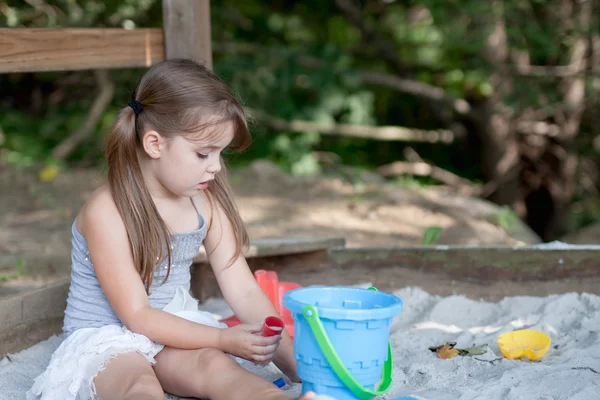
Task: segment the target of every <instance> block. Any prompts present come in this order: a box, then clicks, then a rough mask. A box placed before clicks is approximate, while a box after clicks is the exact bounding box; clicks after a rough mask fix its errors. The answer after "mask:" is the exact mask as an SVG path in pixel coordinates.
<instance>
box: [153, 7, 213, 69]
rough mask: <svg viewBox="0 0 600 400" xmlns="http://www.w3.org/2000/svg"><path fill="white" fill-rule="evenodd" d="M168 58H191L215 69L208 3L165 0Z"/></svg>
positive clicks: (165, 30)
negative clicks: (213, 65)
mask: <svg viewBox="0 0 600 400" xmlns="http://www.w3.org/2000/svg"><path fill="white" fill-rule="evenodd" d="M163 26H164V32H165V48H166V56H167V58H168V59H171V58H189V59H192V60H194V61H196V62H199V63H201V64H204V65H206V66H207V67H208V68H210V69H212V46H211V33H210V1H209V0H185V1H182V0H163Z"/></svg>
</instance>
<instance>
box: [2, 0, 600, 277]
mask: <svg viewBox="0 0 600 400" xmlns="http://www.w3.org/2000/svg"><path fill="white" fill-rule="evenodd" d="M211 20H212V22H211V25H212V28H211V29H212V49H213V59H214V70H215V72H216V73H217V74H218V75H220V76H221V77H222V78H223V79H224V80H225V81H226V82H227V83H228V84H229V85H231V87H232V88H233V89H234V90H235V91H236V92H237V93H238V94H239V96H240V98H241V99H242V101H243V104H244V105H245V107H247V110H248V113H249V114H250V115H251V116H252V132H253V135H254V144H253V145H252V146H251V147H250V149H248V150H247V151H245V152H244V153H241V154H229V155H228V156H227V160H228V163H229V167H230V168H231V170H232V173H231V179H232V184H233V186H234V188H235V191H236V193H237V194H238V196H239V197H238V204H239V206H240V209H241V211H242V215H243V217H244V219H245V220H246V222H247V224H248V228H249V231H250V234H251V237H252V238H257V237H264V236H328V237H330V236H339V237H344V238H346V240H347V242H348V245H349V246H354V247H379V246H419V245H430V244H461V245H476V246H480V245H513V246H514V245H523V244H533V243H540V242H549V241H554V240H561V241H567V242H569V243H598V242H599V240H598V238H600V225H597V224H598V221H599V220H600V195H599V192H598V189H599V187H600V181H599V177H598V162H599V155H600V115H599V114H598V113H597V110H598V106H599V105H600V95H599V89H600V1H598V0H504V1H499V0H489V1H481V0H460V1H458V0H406V1H394V0H363V1H358V0H327V1H324V0H302V1H292V0H288V1H270V2H265V1H259V0H244V1H233V0H221V1H212V2H211ZM0 26H1V27H30V28H31V27H40V28H48V27H122V28H126V29H136V28H141V27H161V26H162V8H161V2H160V1H159V0H105V1H100V0H52V1H51V0H24V1H16V0H11V1H0ZM0 42H1V38H0ZM0 57H1V54H0ZM143 72H144V70H143V69H115V70H98V71H74V72H52V73H35V74H31V73H29V74H4V75H0V272H2V274H1V275H0V279H1V280H2V281H3V282H4V283H6V284H8V283H10V282H12V281H15V280H16V278H19V277H22V276H23V274H26V273H27V272H31V271H38V272H39V271H41V270H43V271H45V272H48V273H56V271H62V270H63V269H65V268H67V269H68V260H69V249H70V225H71V223H72V222H73V218H74V217H75V216H76V214H77V212H78V209H79V207H80V206H81V205H82V204H83V202H84V201H85V200H86V198H87V197H88V196H89V194H90V193H91V191H92V190H93V189H94V188H95V187H97V186H98V185H100V184H101V183H102V182H103V179H104V174H105V162H104V159H103V146H104V140H105V137H106V134H107V132H108V131H109V130H110V128H111V125H112V123H113V122H114V119H115V117H116V116H117V114H118V112H119V110H120V109H121V108H122V107H124V106H125V105H126V104H127V102H128V101H129V100H130V96H131V93H132V90H133V89H134V87H135V84H136V82H137V80H138V79H139V77H140V76H141V75H142V74H143Z"/></svg>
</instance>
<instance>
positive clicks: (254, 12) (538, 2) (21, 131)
mask: <svg viewBox="0 0 600 400" xmlns="http://www.w3.org/2000/svg"><path fill="white" fill-rule="evenodd" d="M180 1H184V0H180ZM351 3H353V4H355V5H357V6H359V7H362V9H361V13H360V17H361V18H363V19H364V23H365V24H366V25H367V26H368V27H370V28H371V29H372V30H373V32H375V34H374V37H375V39H374V40H373V41H370V40H366V41H365V39H364V34H363V32H361V29H360V28H359V27H358V26H357V25H356V24H354V23H353V22H351V21H350V20H349V18H348V17H347V16H345V15H344V13H343V12H342V11H340V9H339V8H338V7H337V6H336V3H335V2H334V1H322V0H303V1H290V2H281V1H279V2H264V1H260V0H247V1H235V0H221V1H213V2H211V34H212V39H213V50H214V69H215V71H216V72H217V73H218V74H219V75H220V76H221V77H222V78H223V79H224V80H225V81H226V82H227V83H228V84H230V85H231V87H233V89H234V90H235V91H236V92H237V93H238V94H239V96H240V98H241V99H242V101H243V103H244V105H245V106H247V107H249V108H250V109H255V110H258V111H260V112H261V114H265V115H268V116H271V117H273V118H277V119H279V120H286V121H294V120H301V121H310V122H314V123H319V124H335V123H347V124H365V125H399V126H407V127H415V128H420V129H437V128H442V127H443V128H447V121H448V120H451V121H452V120H460V118H461V117H459V116H457V115H454V114H453V112H452V111H451V110H449V109H444V107H443V106H441V105H439V104H437V103H435V104H433V105H432V104H431V102H426V101H423V100H421V99H420V98H419V97H418V96H414V95H412V94H405V93H401V92H399V91H395V90H390V89H389V88H387V87H383V86H377V85H368V84H365V83H363V82H362V81H361V80H360V79H359V73H360V72H362V71H371V72H380V73H387V74H390V75H397V76H398V77H400V78H406V79H414V80H417V81H419V82H422V83H426V84H430V85H433V86H435V87H437V88H440V89H442V90H443V91H444V92H445V93H446V94H447V95H449V96H454V97H457V98H463V99H466V100H468V101H469V102H470V103H471V104H472V105H473V106H475V107H476V106H478V105H479V104H480V102H481V101H482V100H484V99H486V98H488V97H490V96H492V95H493V94H494V90H495V88H494V85H493V83H492V82H491V81H490V74H491V72H492V68H491V67H494V66H490V65H489V64H488V63H487V62H486V61H485V58H484V57H483V56H482V49H483V48H484V45H485V40H486V38H487V37H488V34H489V33H490V32H491V29H493V28H494V17H495V16H497V15H498V13H499V12H500V11H502V12H503V13H504V18H503V20H504V21H505V23H506V32H507V37H508V43H509V47H510V49H509V50H510V52H511V55H512V54H517V53H518V51H520V50H526V51H527V52H528V54H529V57H530V62H531V64H533V65H549V66H555V65H564V64H567V63H568V58H569V56H570V54H569V52H568V51H565V49H567V48H569V46H571V45H572V43H571V42H570V41H571V40H572V38H571V36H570V34H571V33H572V32H573V30H574V29H575V28H574V27H573V23H572V22H573V21H563V20H561V18H562V14H561V13H559V12H557V5H558V3H559V2H558V1H557V0H515V1H503V2H492V1H481V0H461V1H460V2H459V1H439V0H411V1H383V2H382V1H375V0H366V1H361V2H351ZM494 4H502V5H503V10H499V9H498V8H497V7H495V6H494ZM161 24H162V7H161V1H160V0H45V1H44V0H41V1H28V2H22V1H18V0H7V1H4V2H3V3H2V6H0V26H8V27H124V28H127V29H133V28H137V27H159V26H161ZM596 25H597V24H596ZM593 29H594V30H595V32H597V31H598V30H599V29H600V28H598V26H593ZM379 47H384V48H386V49H388V50H390V51H391V53H392V54H393V55H397V56H398V60H399V62H400V63H401V64H402V67H403V69H404V71H402V72H398V71H396V70H394V67H393V66H392V65H391V64H390V63H389V62H388V61H386V59H385V57H383V56H382V52H380V51H379V50H378V48H379ZM143 71H144V70H143V69H122V70H114V71H110V78H111V79H112V80H113V81H114V82H115V88H116V90H115V96H114V99H113V101H112V103H111V104H110V106H109V107H108V108H107V109H106V111H105V112H104V114H103V115H102V117H101V119H100V121H99V122H98V124H97V126H95V127H94V130H93V135H92V136H91V137H90V138H89V139H88V140H86V141H85V142H84V143H82V144H81V145H80V146H79V147H78V149H77V150H76V151H75V152H74V153H73V154H72V155H71V157H70V158H69V160H67V161H68V164H72V163H79V162H85V163H87V164H88V165H89V164H99V163H101V162H102V149H103V140H104V137H105V136H106V133H107V132H108V130H109V129H110V127H111V125H112V124H113V122H114V119H115V117H116V115H117V113H118V110H119V109H121V108H122V107H123V106H124V105H125V104H126V103H127V101H128V100H129V98H130V95H131V91H132V89H133V88H134V86H135V84H136V83H137V81H138V79H139V77H140V75H141V74H142V73H143ZM586 84H587V85H589V86H590V87H591V86H592V85H594V84H595V83H594V82H593V81H592V80H589V81H587V82H586ZM512 88H513V93H512V95H511V96H510V97H506V98H505V99H504V106H505V107H506V109H507V110H509V111H511V112H514V113H516V112H518V111H519V110H523V109H525V108H527V107H531V106H539V105H540V104H548V106H549V107H552V106H555V105H557V104H559V102H561V101H562V99H563V98H564V94H563V93H562V92H561V88H560V87H557V85H556V82H554V81H552V80H551V79H536V80H533V79H531V78H528V77H518V76H515V77H514V82H513V84H512ZM96 92H97V87H96V83H95V80H94V78H93V75H92V73H91V72H90V71H80V72H65V73H43V74H41V73H40V74H11V75H0V93H1V94H0V134H1V133H3V134H4V136H5V141H4V143H3V144H2V146H3V148H0V162H7V163H9V164H11V165H14V166H20V167H29V166H31V165H34V164H38V165H49V164H52V160H51V152H52V149H53V148H54V147H55V146H56V145H57V144H59V143H60V142H61V141H62V140H63V139H64V138H65V137H66V136H67V135H69V134H71V133H72V132H74V131H75V130H77V129H78V128H80V127H81V125H82V123H83V121H84V120H85V119H86V118H87V115H88V112H89V109H90V106H91V104H92V101H93V100H94V96H95V93H96ZM590 101H591V100H590ZM594 101H595V102H596V103H589V104H590V106H589V108H592V109H593V106H594V105H597V100H594ZM559 114H560V113H559ZM590 121H591V119H590ZM461 122H463V121H461ZM585 124H586V122H584V126H585V129H587V130H588V131H590V132H591V131H592V130H593V126H592V125H593V124H592V123H589V122H588V123H587V125H585ZM468 128H470V129H473V128H472V127H471V126H468ZM470 133H471V134H472V133H473V132H470ZM253 135H254V144H253V146H252V147H251V148H250V149H249V150H247V151H246V152H245V153H243V154H241V155H230V156H229V161H230V164H233V165H234V166H235V165H243V164H245V163H247V162H249V161H251V160H253V159H256V158H268V159H271V160H273V161H275V162H276V163H277V164H278V165H279V166H280V167H282V168H284V169H285V170H287V171H289V172H291V173H293V174H296V175H310V174H317V173H320V172H321V171H322V169H323V166H322V165H321V164H320V162H319V161H318V159H317V158H316V157H315V152H318V151H328V152H331V153H334V154H336V155H337V156H338V157H339V162H341V163H343V164H350V165H352V166H354V167H360V168H364V169H372V168H373V167H377V166H380V165H382V164H386V163H389V162H393V161H397V160H399V159H402V158H403V157H402V156H401V155H402V154H403V150H404V149H405V147H406V146H407V144H406V143H400V142H377V141H371V140H367V139H361V138H353V137H341V136H334V135H328V134H327V135H326V134H321V133H319V132H316V131H314V130H313V131H308V132H304V133H300V132H286V131H282V130H277V129H273V128H271V127H269V125H268V124H266V123H264V121H262V120H260V119H257V121H256V123H255V124H254V125H253ZM471 140H472V139H471ZM586 140H587V141H582V142H581V143H577V146H578V147H580V148H581V149H582V150H581V151H585V152H589V151H590V146H589V141H590V140H591V139H589V138H588V139H586ZM410 146H411V147H413V148H414V149H415V150H416V151H417V152H418V153H419V154H420V155H421V156H422V157H423V158H426V159H428V160H430V161H431V162H433V163H434V164H435V165H437V166H440V167H441V168H444V169H447V170H450V171H453V172H455V173H457V174H458V175H460V176H463V177H466V178H468V179H474V180H482V178H483V177H482V173H481V169H480V167H479V164H480V161H481V160H480V154H479V150H480V149H479V147H478V143H470V142H467V141H466V140H458V141H457V142H456V143H454V144H452V145H438V144H435V145H431V144H429V143H425V144H415V143H411V144H410ZM592 156H593V157H595V158H598V154H593V155H592ZM396 183H397V184H399V185H402V186H405V187H413V188H419V187H423V186H427V185H431V184H435V182H433V181H432V180H431V179H429V178H415V177H401V178H399V179H398V180H397V182H396ZM595 196H596V197H597V195H595ZM577 201H578V202H579V203H580V204H582V206H581V207H582V208H583V209H582V211H579V212H577V213H574V215H573V218H572V221H573V224H583V223H588V222H589V221H590V219H592V218H595V217H596V215H597V214H598V213H595V211H594V209H595V208H594V207H596V208H597V206H594V205H593V204H594V202H593V201H584V199H577ZM579 203H578V204H579ZM514 218H515V216H514V215H512V214H510V213H509V210H503V211H502V212H501V213H499V215H498V216H496V217H495V221H497V222H496V223H498V224H499V225H501V226H503V227H505V229H510V227H511V225H512V224H513V223H514Z"/></svg>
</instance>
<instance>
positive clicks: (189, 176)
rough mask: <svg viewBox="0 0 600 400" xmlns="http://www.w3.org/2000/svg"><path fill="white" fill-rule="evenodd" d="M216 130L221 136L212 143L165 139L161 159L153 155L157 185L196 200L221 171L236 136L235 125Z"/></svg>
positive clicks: (172, 192)
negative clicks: (222, 156)
mask: <svg viewBox="0 0 600 400" xmlns="http://www.w3.org/2000/svg"><path fill="white" fill-rule="evenodd" d="M216 129H219V131H220V132H219V135H218V136H216V137H215V138H214V139H211V140H209V141H206V140H200V139H198V140H195V138H194V137H190V138H186V137H184V136H175V137H174V138H172V139H167V140H165V139H164V138H162V137H161V138H160V142H161V143H160V145H159V146H158V147H159V155H158V157H153V156H152V154H149V155H150V157H151V158H153V159H154V162H152V163H151V164H153V165H152V168H151V169H152V171H153V174H152V175H153V176H154V178H155V180H156V181H157V183H159V184H160V186H162V187H163V188H164V189H166V190H167V192H170V194H172V195H175V196H178V197H193V196H196V195H197V194H198V192H199V191H201V190H205V189H206V188H207V187H208V185H210V182H211V181H212V180H213V179H214V178H215V174H216V173H217V172H219V171H220V170H221V160H220V156H221V152H222V151H223V150H224V149H225V148H226V147H227V146H229V144H230V143H231V141H232V140H233V136H234V134H233V124H229V123H228V124H227V125H226V126H218V127H216ZM145 147H146V146H145ZM146 152H147V153H148V151H147V150H146Z"/></svg>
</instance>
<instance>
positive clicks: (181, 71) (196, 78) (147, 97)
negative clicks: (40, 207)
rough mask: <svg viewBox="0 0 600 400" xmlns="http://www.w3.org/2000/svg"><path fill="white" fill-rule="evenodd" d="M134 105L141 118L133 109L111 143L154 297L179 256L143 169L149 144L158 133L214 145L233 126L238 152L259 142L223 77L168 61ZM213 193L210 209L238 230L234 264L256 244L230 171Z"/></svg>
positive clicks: (115, 173)
mask: <svg viewBox="0 0 600 400" xmlns="http://www.w3.org/2000/svg"><path fill="white" fill-rule="evenodd" d="M134 99H135V100H136V101H137V102H138V104H139V106H140V107H141V111H140V110H137V111H134V109H133V108H132V107H130V106H127V107H125V108H123V109H122V110H121V113H120V114H119V117H118V118H117V121H116V123H115V125H114V128H113V130H112V131H111V133H110V134H109V136H108V141H107V145H106V159H107V162H108V183H109V186H110V190H111V194H112V197H113V199H114V201H115V203H116V205H117V209H118V210H119V213H120V215H121V218H123V221H124V223H125V228H126V230H127V235H128V236H129V242H130V245H131V250H132V253H133V261H134V263H135V266H136V268H137V270H138V271H139V273H140V276H141V278H142V280H143V282H144V285H145V287H146V291H149V289H150V285H151V284H152V278H153V275H154V271H155V268H156V267H157V266H158V265H159V264H160V261H161V260H164V259H165V255H166V259H167V263H168V264H167V265H168V268H169V269H168V271H167V277H168V276H169V273H170V266H171V250H170V247H169V235H170V233H169V230H168V228H167V225H166V224H165V222H164V221H163V219H162V218H161V216H160V214H159V213H158V210H157V208H156V206H155V204H154V201H153V200H152V198H151V197H150V192H149V191H148V188H147V187H146V185H145V183H144V179H143V176H142V171H141V169H140V163H139V160H138V149H139V148H140V146H141V139H142V136H143V135H144V133H145V132H147V131H148V130H155V131H157V132H158V133H160V134H161V135H162V136H164V137H166V138H172V137H174V136H177V135H184V136H192V135H193V138H194V140H198V139H199V140H211V139H213V138H215V137H216V136H218V135H219V134H220V133H221V132H222V131H223V129H222V125H223V123H231V124H233V127H234V132H235V134H234V139H233V142H232V143H231V145H230V147H231V149H232V150H234V151H240V150H243V149H245V148H247V147H248V146H249V145H250V141H251V137H250V132H249V130H248V123H247V120H246V115H245V113H244V110H243V108H242V107H241V105H240V103H239V102H238V100H237V99H236V96H235V95H234V94H233V93H232V91H231V90H230V89H229V88H228V87H227V85H226V84H225V83H223V82H222V81H221V80H220V79H219V78H218V77H217V76H216V75H215V74H213V73H212V72H211V71H209V70H208V69H206V68H205V67H203V66H201V65H199V64H197V63H195V62H193V61H190V60H166V61H162V62H160V63H158V64H156V65H154V66H153V67H152V68H151V69H150V70H149V71H148V72H147V73H146V74H145V75H144V76H143V77H142V79H141V80H140V82H139V84H138V86H137V88H136V89H135V92H134ZM210 128H213V129H210ZM221 162H222V160H221ZM207 192H208V199H209V201H210V202H211V203H212V202H213V201H216V202H217V204H218V205H219V206H221V207H222V208H223V210H224V211H225V214H226V215H227V217H228V218H229V221H230V223H231V225H232V227H233V231H234V233H235V239H236V253H235V255H234V257H233V258H232V261H233V260H234V259H235V258H237V257H238V256H239V254H240V252H241V251H242V249H243V248H244V247H245V246H246V245H247V244H248V234H247V232H246V230H245V228H244V225H243V222H242V219H241V217H240V214H239V212H238V210H237V207H236V205H235V203H234V201H233V197H232V191H231V187H230V186H229V183H228V181H227V173H226V170H225V166H224V165H223V168H222V170H221V171H220V172H219V173H217V174H216V176H215V180H214V181H213V182H211V184H210V185H209V187H208V189H207ZM165 253H166V254H165ZM157 257H158V258H157ZM165 279H166V278H165Z"/></svg>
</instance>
